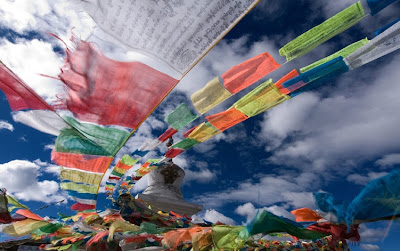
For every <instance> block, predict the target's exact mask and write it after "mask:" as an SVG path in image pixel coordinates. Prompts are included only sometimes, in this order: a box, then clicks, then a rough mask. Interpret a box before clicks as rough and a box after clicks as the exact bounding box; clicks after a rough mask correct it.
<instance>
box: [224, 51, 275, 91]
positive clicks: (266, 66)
mask: <svg viewBox="0 0 400 251" xmlns="http://www.w3.org/2000/svg"><path fill="white" fill-rule="evenodd" d="M280 66H281V65H280V64H278V63H277V62H276V61H275V59H274V58H273V57H272V56H271V55H269V54H268V53H267V52H265V53H262V54H260V55H258V56H256V57H253V58H251V59H249V60H247V61H245V62H243V63H241V64H239V65H236V66H234V67H232V68H230V69H229V70H228V71H227V72H225V73H224V74H222V76H221V78H222V81H223V83H224V86H225V88H226V89H227V90H228V91H229V92H230V93H232V94H235V93H238V92H240V91H241V90H243V89H245V88H247V87H249V86H250V85H252V84H254V83H255V82H257V81H258V80H260V79H261V78H263V77H264V76H266V75H267V74H269V73H271V72H273V71H274V70H276V69H278V68H279V67H280Z"/></svg>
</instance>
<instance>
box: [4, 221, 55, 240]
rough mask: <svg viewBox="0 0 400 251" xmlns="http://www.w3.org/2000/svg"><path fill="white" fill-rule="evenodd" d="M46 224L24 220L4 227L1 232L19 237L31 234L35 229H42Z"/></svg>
mask: <svg viewBox="0 0 400 251" xmlns="http://www.w3.org/2000/svg"><path fill="white" fill-rule="evenodd" d="M47 224H48V223H47V222H45V221H37V220H32V219H26V220H21V221H16V222H14V223H12V225H10V226H7V227H5V228H4V229H3V232H4V233H6V234H9V235H12V236H17V237H21V236H24V235H27V234H29V233H32V232H33V231H34V230H35V229H38V228H41V227H44V226H46V225H47Z"/></svg>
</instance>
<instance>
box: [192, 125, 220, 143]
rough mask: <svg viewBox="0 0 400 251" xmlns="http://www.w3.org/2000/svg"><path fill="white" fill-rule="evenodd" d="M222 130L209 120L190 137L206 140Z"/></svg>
mask: <svg viewBox="0 0 400 251" xmlns="http://www.w3.org/2000/svg"><path fill="white" fill-rule="evenodd" d="M220 133H221V132H220V131H219V130H218V129H217V128H215V127H214V126H212V125H211V124H210V123H209V122H206V123H201V124H200V125H198V126H197V127H196V128H195V129H194V130H192V131H191V133H190V134H189V135H188V138H189V139H194V140H196V141H198V142H204V141H206V140H208V139H210V138H212V137H214V136H215V135H217V134H220Z"/></svg>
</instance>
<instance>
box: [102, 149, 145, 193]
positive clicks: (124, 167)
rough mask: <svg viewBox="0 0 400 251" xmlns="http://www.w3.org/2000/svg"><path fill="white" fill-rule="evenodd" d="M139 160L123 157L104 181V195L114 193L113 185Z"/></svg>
mask: <svg viewBox="0 0 400 251" xmlns="http://www.w3.org/2000/svg"><path fill="white" fill-rule="evenodd" d="M138 161H139V159H133V158H132V157H130V156H129V155H124V156H122V158H121V159H120V160H119V161H118V162H117V164H116V165H115V166H114V167H113V169H112V171H111V173H110V175H109V176H108V179H107V181H106V187H105V189H106V194H108V195H111V194H112V192H113V191H114V188H115V185H116V184H117V183H118V182H119V180H120V179H121V177H122V176H124V174H125V173H126V172H127V171H128V170H129V169H130V168H131V167H132V166H133V165H135V164H136V163H137V162H138Z"/></svg>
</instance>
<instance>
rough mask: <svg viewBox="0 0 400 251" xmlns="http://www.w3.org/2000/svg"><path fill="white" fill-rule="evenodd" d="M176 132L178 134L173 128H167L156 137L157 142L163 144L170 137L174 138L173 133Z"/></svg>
mask: <svg viewBox="0 0 400 251" xmlns="http://www.w3.org/2000/svg"><path fill="white" fill-rule="evenodd" d="M177 132H178V131H177V130H175V129H174V128H172V127H170V128H168V129H167V130H166V131H165V132H164V133H163V134H161V135H160V136H159V137H158V140H159V141H160V142H165V141H166V140H167V139H169V138H171V137H172V136H174V135H175V133H177Z"/></svg>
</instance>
